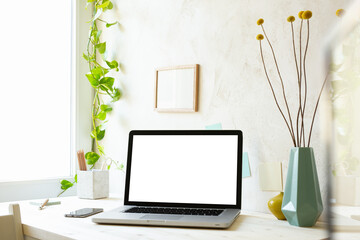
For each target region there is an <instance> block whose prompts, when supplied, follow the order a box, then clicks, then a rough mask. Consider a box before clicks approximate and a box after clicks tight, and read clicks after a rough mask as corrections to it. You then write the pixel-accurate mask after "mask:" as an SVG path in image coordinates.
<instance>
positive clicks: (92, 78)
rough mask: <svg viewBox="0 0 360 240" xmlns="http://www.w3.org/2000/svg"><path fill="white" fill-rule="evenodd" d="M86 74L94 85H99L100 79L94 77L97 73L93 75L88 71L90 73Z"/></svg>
mask: <svg viewBox="0 0 360 240" xmlns="http://www.w3.org/2000/svg"><path fill="white" fill-rule="evenodd" d="M85 76H86V77H87V79H88V80H89V82H90V84H91V86H93V87H97V86H99V81H98V80H97V79H95V78H94V77H96V75H92V74H91V73H88V74H86V75H85Z"/></svg>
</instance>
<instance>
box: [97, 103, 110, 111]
mask: <svg viewBox="0 0 360 240" xmlns="http://www.w3.org/2000/svg"><path fill="white" fill-rule="evenodd" d="M100 109H101V111H104V112H111V111H112V107H110V106H109V105H106V104H102V105H101V106H100Z"/></svg>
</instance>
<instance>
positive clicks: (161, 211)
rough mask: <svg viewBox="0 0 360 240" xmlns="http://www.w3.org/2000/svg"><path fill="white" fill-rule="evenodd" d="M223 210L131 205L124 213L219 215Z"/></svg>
mask: <svg viewBox="0 0 360 240" xmlns="http://www.w3.org/2000/svg"><path fill="white" fill-rule="evenodd" d="M223 211H224V210H221V209H199V208H160V207H133V208H130V209H128V210H126V211H125V212H126V213H150V214H177V215H197V216H219V215H220V214H221V213H222V212H223Z"/></svg>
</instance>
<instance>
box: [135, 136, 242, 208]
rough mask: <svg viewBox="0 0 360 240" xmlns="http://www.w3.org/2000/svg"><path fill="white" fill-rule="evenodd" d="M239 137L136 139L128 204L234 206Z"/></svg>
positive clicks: (145, 137) (153, 137)
mask: <svg viewBox="0 0 360 240" xmlns="http://www.w3.org/2000/svg"><path fill="white" fill-rule="evenodd" d="M237 154H238V136H234V135H134V138H133V146H132V158H131V173H130V185H129V201H134V202H159V203H190V204H191V203H193V204H221V205H222V204H224V205H235V204H236V187H237V167H238V166H237V159H238V156H237Z"/></svg>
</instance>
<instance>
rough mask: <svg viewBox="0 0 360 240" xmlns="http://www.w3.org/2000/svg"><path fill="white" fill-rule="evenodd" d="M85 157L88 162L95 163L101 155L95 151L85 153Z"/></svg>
mask: <svg viewBox="0 0 360 240" xmlns="http://www.w3.org/2000/svg"><path fill="white" fill-rule="evenodd" d="M85 158H86V160H87V161H86V162H87V164H89V165H94V164H95V163H96V162H97V161H98V160H99V158H100V156H99V154H97V153H95V152H87V153H86V154H85Z"/></svg>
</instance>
